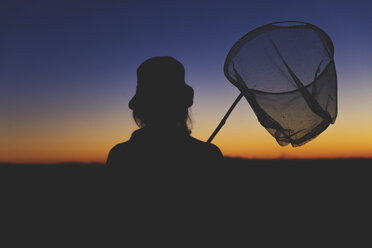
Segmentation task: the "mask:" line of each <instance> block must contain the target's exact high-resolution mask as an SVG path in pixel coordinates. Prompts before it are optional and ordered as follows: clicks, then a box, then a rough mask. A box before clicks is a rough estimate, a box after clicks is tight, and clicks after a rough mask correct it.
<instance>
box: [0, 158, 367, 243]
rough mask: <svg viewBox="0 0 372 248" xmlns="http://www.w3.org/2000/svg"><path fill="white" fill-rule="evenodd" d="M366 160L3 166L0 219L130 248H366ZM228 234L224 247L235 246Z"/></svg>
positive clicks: (22, 227)
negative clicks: (146, 246)
mask: <svg viewBox="0 0 372 248" xmlns="http://www.w3.org/2000/svg"><path fill="white" fill-rule="evenodd" d="M371 162H372V161H371V160H369V159H332V160H328V159H324V160H323V159H322V160H241V159H231V158H229V159H226V160H225V163H224V164H223V165H222V166H217V167H212V166H209V167H205V168H204V169H201V168H200V167H197V166H189V167H188V168H187V169H185V168H183V169H180V170H179V169H177V170H175V169H174V168H169V167H168V168H165V167H161V166H159V165H157V166H152V167H151V168H150V167H146V168H144V169H141V170H137V169H136V170H130V171H128V170H125V171H113V170H110V169H109V168H107V167H105V166H103V165H101V164H80V163H65V164H53V165H36V164H1V165H0V179H1V180H0V186H1V206H2V212H1V213H3V214H2V217H4V216H8V217H9V218H10V222H9V223H11V224H10V225H13V227H12V228H15V229H14V230H17V231H19V230H22V229H24V228H27V230H30V229H33V228H35V226H34V224H35V223H38V224H40V223H41V225H42V226H43V227H44V229H43V230H42V232H43V235H44V232H48V233H49V232H51V233H53V232H54V231H52V230H55V228H61V227H62V226H68V227H67V229H64V228H63V231H62V232H60V233H58V235H61V234H63V235H65V232H66V230H68V233H71V231H72V230H73V232H74V233H78V235H80V234H79V233H80V232H82V231H86V230H89V233H90V234H89V236H87V237H86V238H87V239H88V240H95V239H99V237H102V235H101V234H102V232H103V231H105V230H110V235H113V236H120V237H125V238H129V237H132V236H133V235H134V236H133V237H135V236H136V235H139V237H138V239H137V241H136V242H138V247H140V246H142V247H143V244H142V243H141V242H143V241H144V240H148V239H149V237H152V239H151V240H152V241H151V242H152V244H154V245H155V244H160V243H161V244H165V243H167V242H168V245H169V242H170V240H171V239H170V237H177V238H176V240H178V243H177V242H176V243H171V245H170V246H172V247H174V246H179V244H181V243H182V244H189V245H190V246H194V245H193V244H195V243H192V242H191V243H188V242H190V239H191V237H195V235H196V236H200V237H203V238H204V239H205V238H207V240H209V241H216V240H220V239H223V238H224V237H226V236H225V235H222V236H221V235H217V234H218V233H221V232H222V233H225V234H226V233H228V232H232V233H233V235H235V238H239V239H241V238H242V237H243V238H244V240H245V242H246V243H245V244H247V245H249V244H252V243H251V241H252V240H255V239H258V237H260V238H259V242H260V244H261V245H258V246H255V245H253V246H254V247H267V246H268V243H267V242H269V243H271V242H274V243H275V244H276V246H286V247H287V246H293V247H303V246H311V247H315V246H319V244H322V245H320V246H324V247H334V246H336V244H337V246H338V245H342V246H344V245H345V247H370V246H369V245H367V244H371V242H370V234H371V226H372V225H371V223H372V222H371V220H372V219H371V214H370V212H371V209H372V208H371V206H372V205H371V204H370V201H371V193H372V187H371V185H372V184H371V176H372V163H371ZM4 208H5V210H4ZM117 226H118V227H117ZM17 228H18V229H17ZM19 228H20V229H19ZM112 229H114V231H112ZM92 230H95V231H97V230H98V231H99V232H98V233H100V235H101V236H100V235H98V236H96V235H92V233H94V231H92ZM146 230H147V231H146ZM159 233H161V234H159ZM50 235H52V234H50ZM144 235H145V236H146V237H147V238H145V237H144ZM210 235H211V236H210ZM235 238H233V239H229V240H228V243H227V244H226V243H225V245H224V246H227V247H231V246H234V245H232V243H231V242H234V240H235ZM296 238H299V240H300V241H295V240H296ZM64 239H65V238H63V237H62V239H61V238H60V240H64ZM320 240H322V241H320ZM97 242H98V241H97ZM102 242H103V243H102V244H101V246H106V247H107V246H108V245H107V243H105V242H107V240H106V239H105V240H103V241H102ZM159 242H160V243H159ZM164 242H165V243H164ZM221 242H222V241H221ZM366 242H367V243H366ZM103 244H105V245H103ZM141 244H142V245H141ZM203 244H204V245H202V246H209V245H208V244H210V243H208V242H207V243H203Z"/></svg>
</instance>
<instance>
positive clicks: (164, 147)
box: [106, 57, 223, 171]
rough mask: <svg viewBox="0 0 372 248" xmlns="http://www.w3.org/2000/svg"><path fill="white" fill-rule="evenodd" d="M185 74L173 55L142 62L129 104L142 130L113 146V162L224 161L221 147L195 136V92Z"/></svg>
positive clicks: (115, 164) (170, 163)
mask: <svg viewBox="0 0 372 248" xmlns="http://www.w3.org/2000/svg"><path fill="white" fill-rule="evenodd" d="M184 73H185V72H184V68H183V66H182V64H181V63H180V62H178V61H177V60H175V59H174V58H172V57H154V58H151V59H149V60H146V61H145V62H144V63H142V64H141V65H140V66H139V68H138V70H137V76H138V85H137V90H136V94H135V96H134V97H133V98H132V100H131V101H130V102H129V107H130V109H132V110H133V116H134V119H135V121H136V123H137V124H138V125H139V127H140V129H138V130H137V131H135V132H134V133H133V134H132V137H131V138H130V139H129V140H128V141H126V142H124V143H121V144H118V145H116V146H114V147H113V148H112V149H111V151H110V153H109V156H108V158H107V162H106V164H107V165H108V166H110V167H113V168H122V169H133V168H136V169H139V168H143V166H145V167H146V168H147V169H146V170H150V171H151V168H152V167H155V168H158V167H159V166H166V167H167V168H172V167H173V168H180V167H183V166H185V165H187V166H189V167H190V168H191V167H193V166H194V165H197V166H208V167H209V166H213V165H216V164H218V163H219V162H220V161H221V160H222V158H223V156H222V153H221V151H220V150H219V148H218V147H217V146H215V145H213V144H209V143H206V142H203V141H200V140H198V139H195V138H193V137H192V136H191V135H190V133H191V132H190V130H189V129H188V126H187V122H188V120H189V116H188V108H189V107H190V106H191V105H192V103H193V90H192V88H191V87H190V86H188V85H187V84H186V83H185V82H184Z"/></svg>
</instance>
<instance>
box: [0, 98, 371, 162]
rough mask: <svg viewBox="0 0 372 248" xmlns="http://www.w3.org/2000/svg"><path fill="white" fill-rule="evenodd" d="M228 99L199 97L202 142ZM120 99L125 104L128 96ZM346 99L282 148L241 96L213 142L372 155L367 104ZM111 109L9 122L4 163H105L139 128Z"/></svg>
mask: <svg viewBox="0 0 372 248" xmlns="http://www.w3.org/2000/svg"><path fill="white" fill-rule="evenodd" d="M235 93H236V92H232V93H231V95H233V94H235ZM342 97H343V95H341V99H342ZM366 97H367V96H366ZM225 98H226V99H224V100H223V101H219V102H217V101H213V102H212V103H213V105H214V106H213V107H211V106H209V105H208V103H207V102H205V101H196V104H195V106H194V107H193V109H192V111H191V117H192V119H193V129H192V131H193V132H192V136H194V137H196V138H198V139H200V140H207V139H208V137H209V135H210V134H211V133H212V131H213V130H214V128H215V127H216V126H217V124H218V122H219V121H220V118H221V117H222V116H223V114H224V111H225V110H226V109H227V108H228V107H229V104H230V100H231V99H232V100H233V99H234V98H233V97H230V96H226V97H225ZM196 100H198V99H196ZM122 101H123V102H122V105H123V106H125V100H122ZM359 101H364V103H365V101H369V102H370V101H371V100H370V99H369V98H368V99H367V98H365V99H359ZM347 102H348V101H347V100H344V101H342V102H340V104H339V114H338V118H337V120H336V123H335V124H334V125H330V126H329V127H328V128H327V129H326V130H325V131H324V132H323V133H321V134H320V135H319V136H318V137H317V138H315V139H313V140H312V141H310V142H308V143H306V144H305V145H303V146H300V147H296V148H293V147H291V146H290V145H288V146H286V147H281V146H279V145H278V144H277V143H276V141H275V139H274V138H273V137H272V136H271V135H270V134H269V133H268V132H267V131H266V130H265V129H264V128H263V127H262V126H260V124H259V123H258V121H257V118H256V116H255V115H254V113H253V111H252V110H251V109H250V107H249V105H248V103H247V102H246V101H245V100H244V99H243V100H242V101H241V102H240V103H239V104H238V106H237V107H236V109H235V110H234V111H233V113H232V114H231V116H230V118H229V119H228V121H227V122H226V125H225V126H224V127H223V128H222V129H221V130H220V133H219V134H218V135H217V136H216V137H215V139H214V140H213V143H214V144H216V145H217V146H218V147H219V148H220V149H221V151H222V152H223V154H224V155H225V156H229V157H240V158H247V159H283V158H284V159H301V158H310V159H314V158H372V131H371V128H370V125H369V124H370V123H371V122H372V115H370V114H369V113H370V112H371V110H369V109H368V108H369V105H368V104H366V105H364V107H363V108H359V109H358V111H357V112H356V111H354V109H353V108H351V107H349V105H348V104H347ZM209 104H211V103H209ZM203 107H204V108H203ZM109 109H110V107H108V109H107V110H106V111H103V110H102V111H99V112H92V113H87V114H86V115H82V116H79V115H74V114H72V113H71V112H67V113H66V115H65V116H59V117H58V118H54V119H53V118H51V117H49V118H47V119H41V120H34V122H33V123H32V125H31V124H30V125H29V126H28V127H26V126H25V125H24V124H23V122H19V123H13V124H12V125H11V123H9V125H8V130H7V132H6V133H4V134H2V140H1V141H0V147H1V149H0V162H13V163H57V162H99V163H104V162H105V160H106V157H107V154H108V152H109V150H110V149H111V147H113V146H114V145H115V144H117V143H120V142H124V141H126V140H128V139H129V137H130V135H131V133H132V132H133V131H134V130H135V129H136V128H137V127H136V125H135V123H134V121H133V120H132V117H131V113H130V111H129V110H126V111H123V110H122V109H123V108H118V109H112V110H109ZM71 116H72V117H71ZM69 117H70V118H69ZM209 117H210V118H209Z"/></svg>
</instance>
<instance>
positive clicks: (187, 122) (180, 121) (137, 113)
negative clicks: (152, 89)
mask: <svg viewBox="0 0 372 248" xmlns="http://www.w3.org/2000/svg"><path fill="white" fill-rule="evenodd" d="M132 115H133V119H134V121H135V122H136V124H137V126H138V127H140V128H143V127H147V126H150V127H151V126H158V125H164V126H167V127H171V128H179V129H180V130H183V131H184V132H186V133H187V134H191V127H192V120H191V118H190V114H189V109H188V108H187V107H175V106H169V107H167V108H160V107H157V108H156V106H147V107H145V106H139V107H136V108H134V109H133V113H132Z"/></svg>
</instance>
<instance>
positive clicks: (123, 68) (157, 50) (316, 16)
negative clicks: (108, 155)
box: [0, 0, 372, 136]
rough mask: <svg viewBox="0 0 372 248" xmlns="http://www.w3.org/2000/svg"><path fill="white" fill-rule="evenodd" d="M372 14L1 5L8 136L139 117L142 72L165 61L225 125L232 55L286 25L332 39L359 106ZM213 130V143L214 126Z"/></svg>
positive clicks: (1, 77) (279, 8)
mask: <svg viewBox="0 0 372 248" xmlns="http://www.w3.org/2000/svg"><path fill="white" fill-rule="evenodd" d="M371 13H372V3H371V2H370V1H357V0H354V1H326V0H319V1H318V0H317V1H299V0H297V1H288V0H285V1H277V0H271V1H265V0H261V1H234V0H229V1H190V0H188V1H109V0H106V1H62V0H61V1H19V0H14V1H8V2H7V1H1V3H0V32H1V37H0V114H1V116H2V118H4V117H5V118H4V119H3V121H2V122H1V123H0V129H1V130H2V131H4V130H6V128H8V129H9V128H10V127H12V128H15V127H14V126H17V127H21V124H20V123H22V125H26V126H31V125H33V126H40V125H47V126H50V125H54V124H55V122H59V123H60V122H63V121H65V120H68V119H69V118H71V120H70V122H68V123H66V125H73V123H74V121H77V120H78V119H79V118H82V119H84V118H85V119H89V120H95V118H101V117H102V116H101V115H99V116H97V115H96V114H97V113H99V112H100V113H103V112H110V111H111V112H110V113H111V114H112V115H114V113H115V114H117V115H123V116H130V112H129V110H128V109H127V106H126V104H127V102H128V101H129V99H130V97H131V96H132V95H133V94H134V89H135V83H136V74H135V71H136V68H137V67H138V65H139V64H140V63H141V62H143V61H144V60H145V59H147V58H149V57H152V56H157V55H171V56H174V57H175V58H177V59H179V60H180V61H181V62H182V63H183V64H184V65H185V68H186V80H187V81H188V83H189V84H190V85H191V86H192V87H193V88H194V90H195V105H194V107H193V111H194V113H195V115H196V117H197V118H199V123H200V122H201V123H203V125H214V124H212V123H216V124H217V122H218V121H219V119H220V117H221V116H222V115H223V113H224V112H225V110H226V108H227V107H228V106H229V105H230V104H231V102H232V101H233V100H234V97H235V95H236V94H237V93H238V92H237V90H236V89H235V88H234V86H232V85H231V84H229V82H228V81H227V80H226V79H225V77H224V75H223V70H222V68H223V63H224V60H225V57H226V55H227V53H228V51H229V49H230V48H231V46H232V45H233V44H234V43H235V42H236V41H237V40H238V39H240V38H241V37H242V36H243V35H244V34H246V33H247V32H249V31H251V30H252V29H254V28H256V27H258V26H261V25H264V24H267V23H271V22H276V21H285V20H297V21H305V22H310V23H312V24H314V25H317V26H319V27H320V28H322V29H323V30H324V31H326V32H327V33H328V34H329V36H330V37H331V39H332V40H333V42H334V45H335V60H336V68H337V71H338V76H339V86H340V96H341V98H340V101H341V102H342V101H344V102H345V105H347V104H346V103H348V102H351V101H352V100H350V98H351V97H347V95H342V94H343V92H346V91H350V92H354V93H353V94H354V95H353V96H354V98H355V96H356V95H355V94H357V92H355V89H357V88H360V89H361V91H363V94H364V95H363V94H362V95H363V96H364V97H365V98H363V99H367V95H366V94H367V92H366V89H370V86H369V82H370V76H371V65H372V48H371V44H372V31H371V30H372V29H371V23H372V17H371V16H372V14H371ZM368 87H369V88H368ZM353 90H354V91H353ZM350 94H351V93H350ZM358 97H359V95H358ZM368 97H369V95H368ZM343 99H344V100H343ZM206 112H208V113H209V114H210V116H209V117H208V118H207V117H205V113H206ZM112 115H111V116H112ZM107 118H110V117H109V116H107ZM203 118H204V119H203ZM4 120H5V121H4ZM125 120H127V119H125ZM203 121H204V122H203ZM208 121H211V123H209V122H208ZM4 126H5V128H4ZM131 128H132V126H131ZM197 128H198V127H197V126H196V131H197V133H198V129H197ZM203 128H204V127H203ZM203 128H201V129H200V131H199V133H203V135H204V136H207V133H206V132H209V130H210V131H212V130H213V129H214V126H210V129H208V130H204V129H203ZM202 129H203V130H202ZM128 130H129V129H128ZM128 130H127V131H128ZM14 132H16V131H15V130H14ZM128 132H129V131H128ZM204 133H205V134H204Z"/></svg>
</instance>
